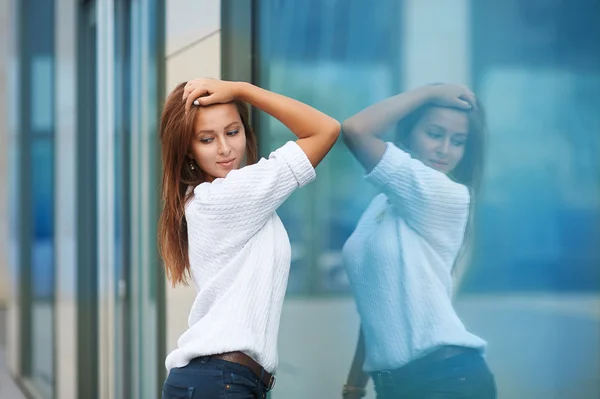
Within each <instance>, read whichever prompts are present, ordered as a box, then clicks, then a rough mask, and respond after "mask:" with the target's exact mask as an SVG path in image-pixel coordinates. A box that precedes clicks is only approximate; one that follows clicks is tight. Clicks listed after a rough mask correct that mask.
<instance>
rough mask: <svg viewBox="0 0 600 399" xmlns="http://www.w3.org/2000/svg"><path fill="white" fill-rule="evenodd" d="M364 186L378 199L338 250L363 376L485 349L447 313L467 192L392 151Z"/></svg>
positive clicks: (450, 308) (466, 209)
mask: <svg viewBox="0 0 600 399" xmlns="http://www.w3.org/2000/svg"><path fill="white" fill-rule="evenodd" d="M366 178H367V180H368V181H369V182H371V183H372V184H374V185H375V186H376V187H378V188H379V189H380V190H381V191H382V194H380V195H378V196H376V197H375V198H374V199H373V201H372V202H371V204H370V205H369V207H368V208H367V210H366V211H365V212H364V214H363V215H362V216H361V218H360V220H359V222H358V225H357V227H356V229H355V231H354V232H353V233H352V235H351V236H350V238H349V239H348V240H347V242H346V243H345V245H344V248H343V259H344V263H345V266H346V269H347V273H348V278H349V280H350V284H351V286H352V289H353V291H354V296H355V300H356V304H357V309H358V313H359V315H360V318H361V323H362V328H363V333H364V337H365V345H366V359H365V363H364V365H363V369H364V370H365V371H367V372H372V371H377V370H389V369H396V368H399V367H401V366H403V365H405V364H407V363H408V362H410V361H411V360H414V359H416V358H419V357H421V356H424V355H426V354H428V353H429V352H431V351H433V350H435V348H436V347H438V346H440V345H461V346H466V347H472V348H477V349H480V350H481V351H482V352H483V350H484V349H485V346H486V343H485V341H483V340H482V339H481V338H479V337H477V336H475V335H473V334H471V333H469V332H468V331H467V330H466V328H465V326H464V325H463V323H462V322H461V320H460V319H459V317H458V315H457V314H456V312H455V310H454V308H453V306H452V274H451V273H452V266H453V264H454V261H455V259H456V257H457V255H458V252H459V250H460V247H461V245H462V241H463V236H464V232H465V227H466V223H467V219H468V215H469V201H470V198H469V191H468V189H467V188H466V187H465V186H463V185H461V184H458V183H456V182H453V181H452V180H450V179H449V178H448V177H447V176H446V175H445V174H443V173H441V172H439V171H436V170H434V169H432V168H430V167H428V166H426V165H424V164H423V163H422V162H420V161H418V160H416V159H413V158H411V156H410V155H409V154H408V153H406V152H404V151H402V150H401V149H399V148H398V147H396V146H395V145H393V144H392V143H387V145H386V150H385V152H384V154H383V156H382V158H381V160H380V161H379V162H378V164H377V165H376V166H375V168H373V170H372V171H371V172H370V173H369V174H368V175H367V176H366Z"/></svg>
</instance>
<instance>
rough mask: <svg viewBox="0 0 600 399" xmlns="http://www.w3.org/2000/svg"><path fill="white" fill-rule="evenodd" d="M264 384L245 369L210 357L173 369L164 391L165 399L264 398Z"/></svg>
mask: <svg viewBox="0 0 600 399" xmlns="http://www.w3.org/2000/svg"><path fill="white" fill-rule="evenodd" d="M266 397H267V389H266V387H265V385H264V384H263V383H262V382H260V381H259V379H258V377H257V376H256V375H255V374H254V373H253V372H252V370H250V369H249V368H247V367H246V366H242V365H241V364H237V363H232V362H228V361H225V360H221V359H215V358H211V357H210V356H204V357H198V358H196V359H193V360H192V361H191V362H190V363H189V364H188V365H187V366H184V367H181V368H173V369H171V371H170V372H169V376H168V377H167V379H166V381H165V383H164V384H163V389H162V399H226V398H229V399H264V398H266Z"/></svg>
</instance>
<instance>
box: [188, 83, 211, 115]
mask: <svg viewBox="0 0 600 399" xmlns="http://www.w3.org/2000/svg"><path fill="white" fill-rule="evenodd" d="M207 93H208V91H207V89H206V88H204V87H196V88H194V89H193V90H192V91H191V92H190V93H189V94H188V95H187V98H185V110H186V112H187V111H189V110H190V108H191V107H192V105H193V104H194V102H195V101H198V102H199V103H200V105H203V104H202V102H203V101H204V100H205V99H206V98H200V97H202V96H203V95H205V94H207Z"/></svg>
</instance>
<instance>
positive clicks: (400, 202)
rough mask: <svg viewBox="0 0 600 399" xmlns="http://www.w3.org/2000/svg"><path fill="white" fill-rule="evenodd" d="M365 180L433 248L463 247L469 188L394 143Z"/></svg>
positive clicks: (389, 144)
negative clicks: (385, 198)
mask: <svg viewBox="0 0 600 399" xmlns="http://www.w3.org/2000/svg"><path fill="white" fill-rule="evenodd" d="M366 179H367V181H370V182H371V183H372V184H374V185H375V186H376V187H378V188H379V189H380V190H382V191H383V192H384V193H385V194H386V195H387V196H388V198H389V200H390V202H391V203H392V204H393V205H395V206H396V207H397V208H398V209H399V211H400V212H401V215H402V217H403V218H404V219H405V221H406V223H407V224H408V225H409V226H410V227H411V228H412V229H414V230H415V231H416V232H417V233H419V234H420V235H421V236H423V237H424V238H425V239H426V240H428V241H429V242H430V243H431V244H434V245H441V246H442V247H444V248H449V247H450V248H455V247H456V245H460V241H462V239H463V234H464V229H465V226H466V222H467V219H468V215H469V202H470V197H469V190H468V189H467V187H465V186H464V185H462V184H459V183H456V182H454V181H452V180H451V179H450V178H449V177H448V176H446V175H445V174H444V173H441V172H439V171H437V170H435V169H432V168H430V167H428V166H426V165H425V164H423V163H422V162H421V161H419V160H416V159H414V158H412V157H411V156H410V155H409V154H408V153H407V152H405V151H403V150H401V149H400V148H398V147H396V146H395V145H394V144H392V143H387V144H386V149H385V152H384V154H383V156H382V157H381V159H380V160H379V162H378V163H377V165H376V166H375V167H374V168H373V170H372V171H371V172H370V173H369V174H367V176H366Z"/></svg>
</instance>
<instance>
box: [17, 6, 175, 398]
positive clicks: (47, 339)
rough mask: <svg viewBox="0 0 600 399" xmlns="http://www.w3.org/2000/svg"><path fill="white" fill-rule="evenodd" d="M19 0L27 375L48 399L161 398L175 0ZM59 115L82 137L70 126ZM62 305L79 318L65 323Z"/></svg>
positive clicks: (21, 328) (22, 345)
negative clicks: (163, 234)
mask: <svg viewBox="0 0 600 399" xmlns="http://www.w3.org/2000/svg"><path fill="white" fill-rule="evenodd" d="M11 4H12V7H13V9H14V11H15V15H17V16H18V18H17V19H16V20H15V21H14V24H13V25H11V29H12V30H13V33H14V36H15V37H16V38H17V44H16V45H15V47H16V48H17V50H18V51H17V53H16V55H15V57H16V58H15V60H14V62H13V63H12V64H11V66H12V65H14V66H15V67H16V69H15V71H14V73H15V75H16V76H18V77H19V79H18V80H17V81H16V82H12V83H13V84H12V85H11V86H10V87H9V88H8V89H9V93H8V98H14V99H18V100H19V102H9V104H8V107H9V109H8V110H7V113H8V114H9V115H13V114H14V115H15V118H14V121H13V122H12V123H13V125H14V126H11V132H14V133H13V134H12V135H11V136H9V149H10V154H9V155H10V170H9V172H10V182H11V184H14V186H15V187H18V190H16V191H14V192H12V194H11V196H10V205H9V206H10V210H11V212H10V213H11V215H13V216H14V218H11V225H12V226H15V227H17V225H18V227H19V233H18V236H16V237H14V238H15V239H14V240H13V241H11V246H10V248H11V257H10V264H11V267H12V270H11V277H12V278H14V279H15V281H16V282H17V286H18V291H15V292H16V294H17V295H18V299H17V301H16V302H18V303H19V305H20V307H19V316H20V322H19V325H18V326H17V328H16V331H17V333H18V334H19V335H20V336H21V339H20V341H19V349H18V351H19V353H18V355H17V356H18V359H19V365H18V368H19V369H18V370H17V373H18V376H19V378H21V379H22V380H23V382H24V386H26V387H27V389H28V390H31V391H32V394H35V395H36V397H41V398H54V397H67V396H68V397H85V398H89V399H93V398H97V397H111V398H148V397H159V396H160V386H161V384H162V381H163V379H164V366H163V362H162V359H163V358H164V356H165V355H164V346H165V345H164V333H163V332H162V331H163V330H164V326H162V325H159V323H160V321H161V320H164V315H162V314H160V313H161V312H164V289H163V288H162V287H163V285H164V284H163V283H164V280H163V275H162V273H161V268H160V263H159V260H158V259H159V258H158V254H157V250H156V245H155V242H156V238H155V237H156V226H155V225H156V220H157V215H158V198H155V197H156V195H155V193H157V192H158V184H157V181H158V166H157V165H158V159H159V153H158V150H157V148H156V143H155V141H156V140H157V131H156V130H157V120H158V110H159V102H160V101H161V96H162V92H163V84H164V83H163V81H164V77H163V74H164V72H163V71H164V54H163V52H164V21H163V19H164V3H163V2H162V1H159V0H134V1H124V0H85V1H75V2H69V1H63V0H56V1H44V2H34V1H13V2H11ZM68 7H70V8H68ZM66 8H68V9H66ZM59 23H61V24H62V25H61V26H58V25H57V24H59ZM69 24H70V25H69ZM56 32H59V34H58V38H59V39H58V40H60V42H56V40H55V33H56ZM57 47H58V48H60V51H59V52H57V51H56V48H57ZM59 54H60V55H59ZM61 57H62V58H61ZM68 70H71V71H72V72H73V73H68V72H67V71H68ZM57 82H60V85H61V87H59V90H57V89H56V87H57V84H59V83H57ZM65 110H68V111H67V112H65ZM57 118H58V119H60V126H61V129H65V131H69V132H71V133H72V136H69V134H67V133H65V131H61V132H59V133H60V134H57V132H56V130H57V122H56V120H57ZM11 121H12V119H11ZM65 165H71V167H67V166H65ZM57 172H60V175H57ZM11 187H12V185H11ZM58 187H60V191H58V190H59V188H58ZM65 190H67V191H70V192H73V193H74V194H73V195H72V196H70V195H67V194H65ZM150 193H153V194H150ZM71 197H72V198H71ZM57 198H59V199H60V201H61V202H59V203H57V202H56V199H57ZM65 200H68V201H72V202H73V203H72V204H71V205H70V206H69V205H66V204H65V203H63V201H65ZM57 209H58V210H59V213H60V215H61V220H59V221H57V220H56V210H57ZM69 220H71V221H72V225H70V224H69V223H70V222H69ZM56 242H58V243H59V247H60V253H58V252H57V251H56V248H55V246H56V245H55V243H56ZM57 259H59V260H60V262H61V263H59V264H57V262H56V260H57ZM57 273H60V280H58V279H57V276H56V274H57ZM58 297H60V301H57V298H58ZM57 314H60V315H61V316H60V317H61V319H60V320H62V321H63V322H64V321H65V320H71V323H72V325H71V326H68V325H60V326H57V323H58V321H57V317H56V315H57ZM57 329H59V330H60V331H61V332H62V333H63V334H64V333H65V332H66V333H68V334H69V337H71V336H72V338H67V337H66V336H60V335H57ZM67 339H70V341H67ZM65 354H66V355H67V356H65ZM67 362H71V363H67ZM65 373H67V374H65ZM73 373H75V375H73ZM65 375H69V376H71V377H70V378H65ZM65 392H68V395H66V396H65V394H64V393H65Z"/></svg>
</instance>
